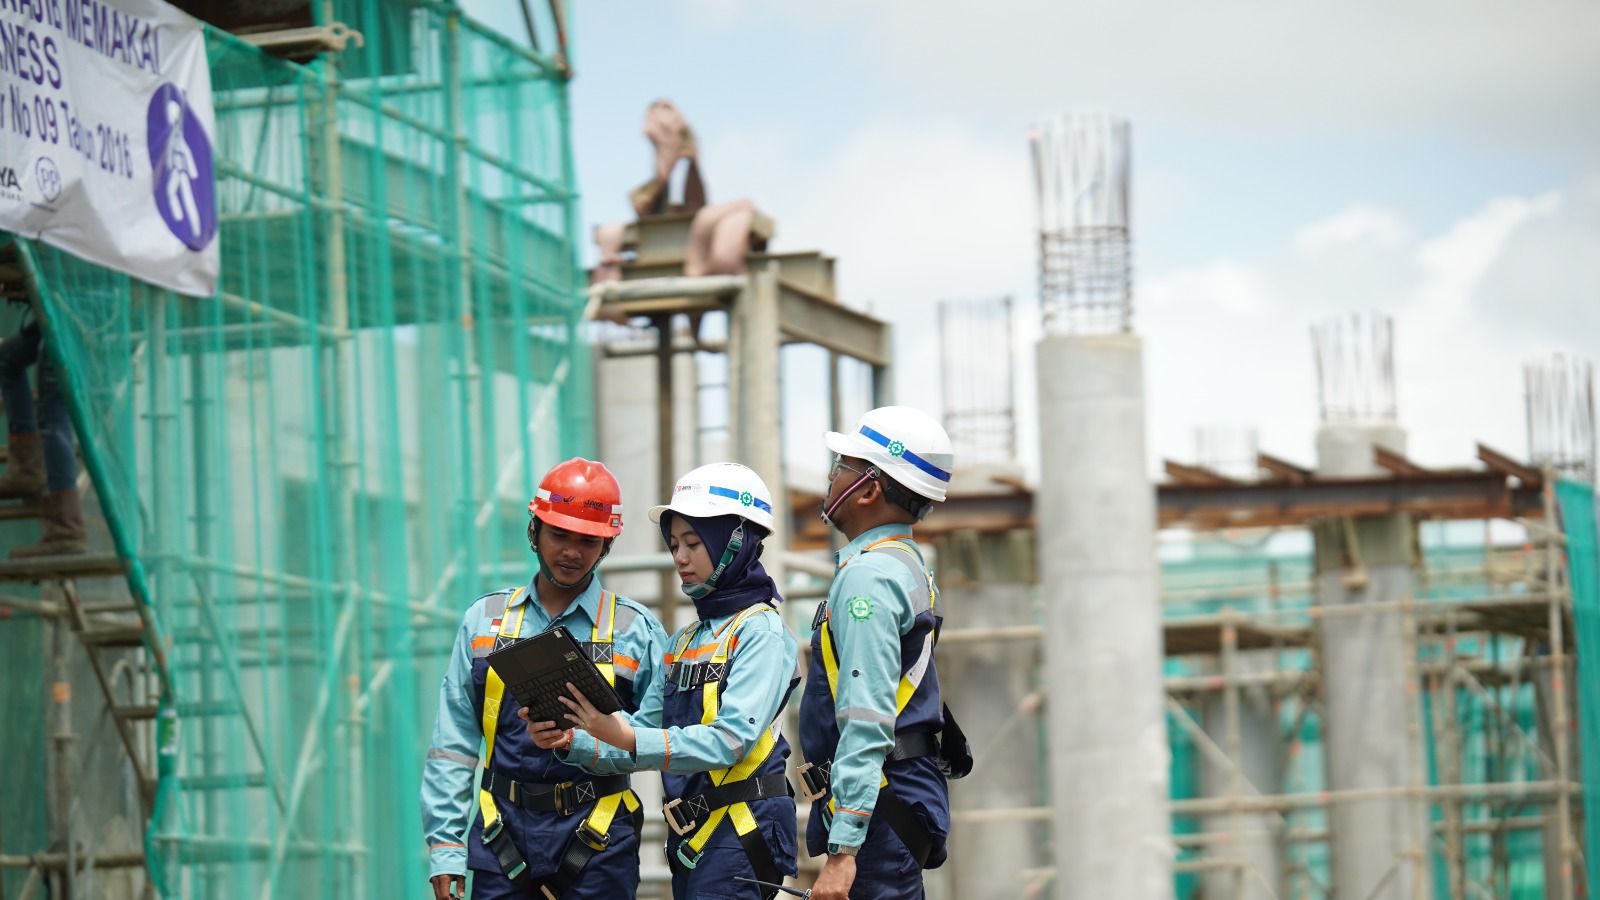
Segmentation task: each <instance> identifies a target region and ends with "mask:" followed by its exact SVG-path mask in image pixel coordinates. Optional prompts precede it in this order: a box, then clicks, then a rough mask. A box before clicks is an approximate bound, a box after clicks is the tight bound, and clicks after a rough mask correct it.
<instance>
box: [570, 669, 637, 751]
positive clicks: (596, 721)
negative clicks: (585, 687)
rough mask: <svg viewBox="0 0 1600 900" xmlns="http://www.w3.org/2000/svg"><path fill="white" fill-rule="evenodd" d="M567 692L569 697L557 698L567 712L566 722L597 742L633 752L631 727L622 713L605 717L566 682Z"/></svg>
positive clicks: (572, 685) (573, 685) (575, 686)
mask: <svg viewBox="0 0 1600 900" xmlns="http://www.w3.org/2000/svg"><path fill="white" fill-rule="evenodd" d="M567 690H568V691H569V692H570V693H571V694H572V696H571V697H565V696H562V697H557V698H556V699H558V700H560V701H561V703H562V704H563V705H564V706H566V708H567V709H568V710H570V711H569V712H568V713H567V721H568V722H571V723H572V724H573V726H574V727H576V728H582V729H583V730H584V731H587V732H589V733H590V734H592V735H594V736H595V738H596V739H597V740H602V741H605V742H606V743H608V744H610V745H611V746H613V747H619V748H621V749H623V750H626V751H628V752H629V753H632V752H633V750H634V741H633V726H632V725H629V724H628V720H627V719H625V718H623V716H622V713H620V712H619V713H612V714H611V715H606V714H605V713H603V712H601V711H600V710H598V709H595V708H594V704H593V703H590V702H589V698H588V697H585V696H584V695H583V691H580V690H578V686H577V685H575V684H573V683H572V682H570V681H569V682H567Z"/></svg>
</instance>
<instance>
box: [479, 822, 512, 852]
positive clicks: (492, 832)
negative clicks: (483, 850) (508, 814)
mask: <svg viewBox="0 0 1600 900" xmlns="http://www.w3.org/2000/svg"><path fill="white" fill-rule="evenodd" d="M505 827H506V820H505V819H503V818H500V817H499V816H496V817H495V820H494V821H493V822H492V823H490V824H488V825H485V826H484V828H483V834H482V835H480V836H479V838H480V839H481V840H482V841H483V844H484V846H485V847H487V846H489V845H490V844H493V843H494V842H495V841H496V840H497V839H498V838H499V837H500V832H501V831H502V830H503V829H504V828H505Z"/></svg>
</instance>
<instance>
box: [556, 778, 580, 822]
mask: <svg viewBox="0 0 1600 900" xmlns="http://www.w3.org/2000/svg"><path fill="white" fill-rule="evenodd" d="M550 800H551V802H552V803H554V804H555V807H556V812H558V813H560V814H561V815H563V816H570V815H572V814H573V813H575V812H577V811H578V796H577V791H576V790H574V785H573V783H572V782H570V781H563V782H561V783H560V784H558V785H555V786H554V787H553V788H552V789H551V795H550Z"/></svg>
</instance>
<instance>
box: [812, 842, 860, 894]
mask: <svg viewBox="0 0 1600 900" xmlns="http://www.w3.org/2000/svg"><path fill="white" fill-rule="evenodd" d="M855 881H856V858H855V857H854V856H846V855H845V854H843V853H835V854H833V855H831V856H829V857H828V861H827V862H825V863H823V864H822V874H820V875H818V876H817V883H816V884H813V885H812V886H811V900H850V885H852V884H855Z"/></svg>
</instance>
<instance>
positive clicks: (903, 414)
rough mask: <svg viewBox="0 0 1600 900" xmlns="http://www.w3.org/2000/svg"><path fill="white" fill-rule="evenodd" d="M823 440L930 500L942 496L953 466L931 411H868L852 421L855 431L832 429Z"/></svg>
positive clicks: (884, 408)
mask: <svg viewBox="0 0 1600 900" xmlns="http://www.w3.org/2000/svg"><path fill="white" fill-rule="evenodd" d="M825 442H826V443H827V445H828V449H829V450H832V451H833V452H834V453H837V454H839V455H840V456H854V457H856V458H858V459H864V460H866V461H867V462H869V463H871V464H872V465H874V466H876V467H877V469H878V471H880V472H882V473H883V474H885V475H887V476H889V477H890V478H893V479H894V480H895V481H897V482H899V483H900V484H902V485H904V486H905V487H906V488H908V489H910V490H912V491H914V492H916V493H917V494H920V495H921V496H923V497H927V498H928V499H929V500H943V499H944V491H945V487H946V486H947V485H949V483H950V470H951V469H952V468H954V466H955V454H954V453H952V452H951V450H950V435H948V434H945V431H944V428H943V426H941V425H940V424H939V423H938V422H937V421H935V420H934V418H933V416H930V415H928V414H927V413H925V412H923V411H922V410H920V409H913V408H912V407H909V406H880V407H878V408H877V409H874V410H870V411H868V412H867V413H866V414H865V415H863V416H862V417H861V418H860V419H857V420H856V430H855V432H854V433H852V434H840V433H839V432H837V431H830V432H828V437H827V438H826V441H825Z"/></svg>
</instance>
